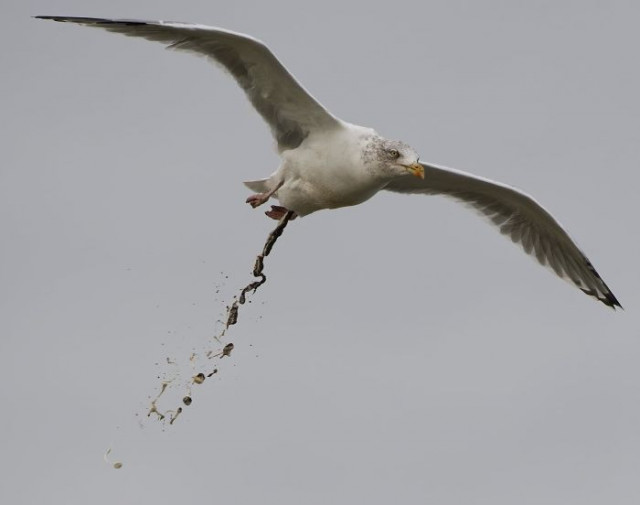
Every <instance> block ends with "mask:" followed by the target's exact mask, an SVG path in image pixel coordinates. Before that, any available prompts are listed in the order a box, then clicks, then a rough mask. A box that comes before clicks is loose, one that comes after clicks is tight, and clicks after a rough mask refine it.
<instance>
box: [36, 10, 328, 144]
mask: <svg viewBox="0 0 640 505" xmlns="http://www.w3.org/2000/svg"><path fill="white" fill-rule="evenodd" d="M36 17H37V18H39V19H49V20H53V21H60V22H69V23H76V24H79V25H84V26H90V27H96V28H102V29H104V30H108V31H110V32H115V33H121V34H123V35H127V36H130V37H142V38H145V39H147V40H151V41H155V42H162V43H164V44H166V45H167V48H169V49H176V50H179V51H188V52H191V53H196V54H199V55H202V56H206V57H207V58H209V59H211V60H213V61H214V62H216V63H218V64H220V65H222V67H224V68H225V69H226V70H227V71H228V72H229V73H230V74H231V75H232V76H233V78H234V79H235V80H236V82H237V83H238V85H239V86H240V87H241V88H242V89H243V90H244V92H245V93H246V95H247V97H248V98H249V100H250V101H251V103H252V104H253V106H254V107H255V109H256V110H257V111H258V113H259V114H260V115H261V116H262V117H263V119H264V120H265V121H266V122H267V123H268V124H269V126H270V128H271V131H272V134H273V136H274V137H275V139H276V141H277V143H278V149H279V150H280V151H283V150H286V149H294V148H296V147H297V146H298V145H300V143H301V142H302V141H303V140H304V139H305V138H306V137H307V135H309V133H310V132H311V131H312V130H313V129H316V128H317V129H331V128H337V127H339V125H340V121H339V120H338V119H336V118H335V117H334V116H332V115H331V114H330V113H329V112H328V111H327V110H326V109H325V108H324V107H323V106H322V105H321V104H320V103H319V102H318V101H317V100H316V99H315V98H313V97H312V96H311V95H310V94H309V93H308V92H307V91H306V90H305V89H304V88H303V87H302V86H301V85H300V84H299V83H298V82H297V81H296V79H295V78H294V77H293V76H292V75H291V74H290V73H289V71H288V70H287V69H286V68H285V67H284V66H283V65H282V64H281V63H280V61H278V59H277V58H276V57H275V55H274V54H273V53H272V52H271V51H270V50H269V48H268V47H267V46H266V45H264V44H263V43H262V42H260V41H259V40H256V39H254V38H252V37H249V36H248V35H243V34H240V33H235V32H232V31H228V30H223V29H220V28H214V27H210V26H204V25H194V24H188V23H175V22H166V21H138V20H127V19H102V18H86V17H67V16H36Z"/></svg>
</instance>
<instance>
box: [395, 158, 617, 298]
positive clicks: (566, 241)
mask: <svg viewBox="0 0 640 505" xmlns="http://www.w3.org/2000/svg"><path fill="white" fill-rule="evenodd" d="M422 165H423V167H424V169H425V178H424V179H419V178H417V177H410V176H407V177H400V178H397V179H394V180H393V181H391V182H390V183H389V184H388V185H387V186H386V188H385V189H387V190H389V191H395V192H398V193H414V194H427V195H445V196H449V197H452V198H455V199H456V200H459V201H461V202H463V203H465V204H468V205H470V206H471V207H472V208H474V209H475V210H476V211H478V212H479V213H480V214H481V215H482V216H484V217H485V218H487V220H488V221H489V222H490V223H491V224H493V225H494V226H497V227H498V228H499V230H500V232H501V233H502V234H503V235H506V236H508V237H509V238H510V239H511V240H512V241H513V242H514V243H517V244H519V245H520V246H521V247H522V249H523V250H524V251H525V252H526V253H527V254H529V255H531V256H533V257H534V258H535V259H537V260H538V262H539V263H540V264H541V265H542V266H546V267H547V268H548V269H550V270H551V271H552V272H554V273H555V274H556V275H558V276H559V277H561V278H562V279H564V280H566V281H568V282H571V283H573V284H575V285H576V286H577V287H578V288H580V289H581V290H582V291H584V292H585V293H586V294H588V295H590V296H593V297H595V298H597V299H598V300H600V301H601V302H602V303H604V304H605V305H608V306H609V307H612V308H615V307H621V305H620V303H619V302H618V300H617V299H616V297H615V296H614V294H613V293H612V292H611V290H610V289H609V287H608V286H607V285H606V284H605V282H604V281H603V280H602V277H600V275H599V274H598V272H597V271H596V269H595V268H593V265H592V264H591V262H590V261H589V259H588V258H587V257H586V256H585V254H584V253H583V252H582V251H581V250H580V249H579V248H578V246H577V245H576V243H575V242H574V241H573V240H572V239H571V237H570V236H569V234H568V233H567V232H566V231H565V230H564V229H563V228H562V226H561V225H560V223H558V221H556V220H555V219H554V218H553V216H552V215H551V214H549V212H547V211H546V210H545V209H544V208H543V207H542V206H541V205H540V204H538V203H537V202H536V201H535V200H534V199H533V198H531V197H530V196H528V195H526V194H525V193H522V192H520V191H518V190H516V189H514V188H511V187H509V186H506V185H504V184H500V183H497V182H493V181H490V180H488V179H483V178H480V177H476V176H474V175H471V174H468V173H465V172H462V171H458V170H453V169H449V168H445V167H439V166H436V165H426V164H424V163H423V164H422Z"/></svg>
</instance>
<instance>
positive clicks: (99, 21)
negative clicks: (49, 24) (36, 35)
mask: <svg viewBox="0 0 640 505" xmlns="http://www.w3.org/2000/svg"><path fill="white" fill-rule="evenodd" d="M32 17H33V18H34V19H45V20H48V21H57V22H59V23H78V24H85V25H115V24H117V25H128V26H139V25H146V24H149V22H148V21H139V20H135V19H106V18H87V17H79V16H47V15H38V16H32Z"/></svg>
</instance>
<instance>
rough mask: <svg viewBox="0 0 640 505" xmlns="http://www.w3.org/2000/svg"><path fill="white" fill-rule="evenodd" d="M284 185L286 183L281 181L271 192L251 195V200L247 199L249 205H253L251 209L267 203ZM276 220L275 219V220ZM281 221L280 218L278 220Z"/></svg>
mask: <svg viewBox="0 0 640 505" xmlns="http://www.w3.org/2000/svg"><path fill="white" fill-rule="evenodd" d="M283 184H284V181H280V182H279V183H278V185H277V186H276V187H275V188H273V189H271V190H269V191H265V192H264V193H256V194H255V195H251V196H250V197H249V198H247V203H248V204H249V205H251V207H253V208H254V209H255V208H256V207H258V206H260V205H262V204H263V203H264V202H266V201H267V200H268V199H269V198H271V197H272V196H273V195H274V194H275V192H276V191H278V190H279V189H280V188H281V187H282V185H283ZM274 219H275V218H274ZM277 219H280V218H277Z"/></svg>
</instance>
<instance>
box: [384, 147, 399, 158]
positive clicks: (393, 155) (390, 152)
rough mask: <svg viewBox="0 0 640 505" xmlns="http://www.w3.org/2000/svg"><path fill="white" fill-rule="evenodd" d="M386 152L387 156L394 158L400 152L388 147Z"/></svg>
mask: <svg viewBox="0 0 640 505" xmlns="http://www.w3.org/2000/svg"><path fill="white" fill-rule="evenodd" d="M387 152H388V153H389V156H391V157H392V158H394V159H395V158H399V157H400V153H399V152H398V150H397V149H389V150H388V151H387Z"/></svg>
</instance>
